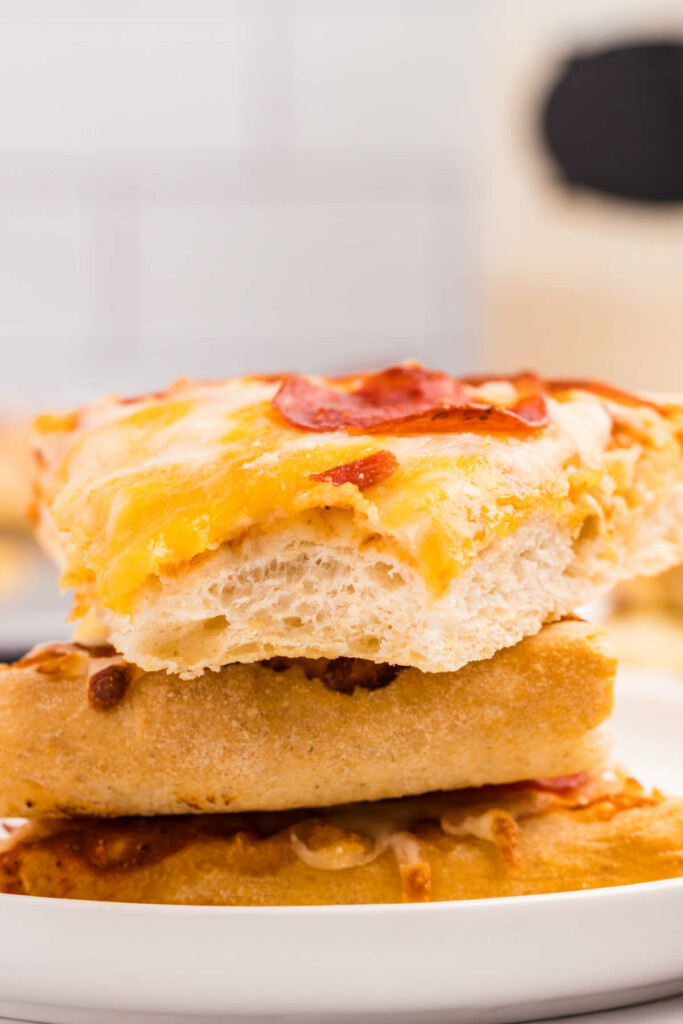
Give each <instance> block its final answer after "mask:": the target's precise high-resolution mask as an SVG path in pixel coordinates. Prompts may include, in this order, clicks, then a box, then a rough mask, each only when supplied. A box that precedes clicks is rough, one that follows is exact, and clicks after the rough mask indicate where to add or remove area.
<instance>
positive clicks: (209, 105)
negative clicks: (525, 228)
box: [0, 0, 488, 401]
mask: <svg viewBox="0 0 683 1024" xmlns="http://www.w3.org/2000/svg"><path fill="white" fill-rule="evenodd" d="M487 6H488V4H487V3H486V2H478V3H474V2H472V0H137V2H132V0H131V2H124V0H118V2H117V3H115V4H108V3H104V2H102V3H93V2H92V0H59V2H54V0H22V2H17V0H14V2H13V0H0V346H2V350H3V353H4V354H5V358H4V359H3V366H4V367H5V369H6V372H4V373H3V374H2V375H0V400H2V401H7V400H9V399H12V398H18V397H20V396H21V395H22V394H26V395H27V396H29V397H30V398H31V399H33V400H34V401H45V400H48V401H71V400H74V399H79V398H81V397H82V396H84V395H87V394H88V393H90V392H92V391H93V390H99V389H102V388H119V389H123V390H137V389H140V388H146V387H147V386H149V385H154V384H156V385H159V384H162V383H164V382H165V381H166V380H168V379H169V378H170V377H173V376H175V375H177V374H180V373H184V374H196V375H210V374H224V373H228V372H232V371H240V370H246V369H249V368H254V369H261V368H264V367H268V368H272V367H299V368H304V367H311V368H314V369H325V368H330V369H341V368H344V367H348V366H350V365H352V364H354V363H356V364H357V363H363V364H368V363H372V362H381V361H383V360H385V359H393V358H400V357H404V356H406V355H409V354H416V355H418V356H420V357H421V358H423V359H425V360H431V361H433V362H439V363H441V364H443V365H445V366H447V367H449V368H453V369H457V368H458V367H464V366H465V365H470V366H471V365H473V364H475V363H476V361H477V353H476V350H475V349H476V334H477V331H476V316H475V310H476V302H475V294H474V292H475V287H476V282H475V280H474V275H473V273H472V269H471V267H472V251H473V244H474V243H473V224H474V220H475V216H474V213H475V210H476V204H477V188H476V185H477V175H476V171H475V168H474V164H473V151H474V149H475V147H476V133H477V122H478V117H477V75H478V73H479V63H480V61H479V57H480V47H481V27H482V21H483V18H484V11H485V9H486V8H487Z"/></svg>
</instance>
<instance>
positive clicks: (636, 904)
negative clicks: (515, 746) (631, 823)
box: [0, 675, 683, 1024]
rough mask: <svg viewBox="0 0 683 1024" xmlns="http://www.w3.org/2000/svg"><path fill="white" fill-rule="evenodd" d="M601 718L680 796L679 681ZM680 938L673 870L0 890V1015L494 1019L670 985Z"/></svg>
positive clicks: (652, 776)
mask: <svg viewBox="0 0 683 1024" xmlns="http://www.w3.org/2000/svg"><path fill="white" fill-rule="evenodd" d="M615 726H616V730H617V734H618V739H619V743H618V753H619V755H620V756H622V757H623V758H624V760H626V761H627V762H628V763H629V765H630V766H631V768H632V770H633V771H634V773H636V774H638V775H639V776H640V777H641V778H643V780H644V781H647V782H651V781H654V780H657V781H658V782H660V783H661V784H663V785H664V786H665V787H667V788H669V789H671V790H676V789H677V788H678V789H679V790H680V791H681V792H683V757H682V756H681V752H680V742H681V740H680V737H681V735H683V686H680V685H679V686H678V687H676V686H675V685H673V684H672V683H671V682H667V681H666V680H665V679H662V678H659V679H654V678H653V679H652V680H651V681H650V682H649V683H648V684H646V683H645V681H644V680H643V677H642V675H640V676H639V677H638V678H637V681H636V680H634V679H629V678H628V677H626V678H624V679H623V680H622V682H621V685H620V694H619V706H618V710H617V714H616V721H615ZM682 938H683V880H673V881H666V882H654V883H649V884H646V885H639V886H625V887H622V888H614V889H602V890H596V891H590V892H579V893H563V894H558V895H552V896H528V897H517V898H512V899H500V900H478V901H473V902H463V903H441V904H433V905H428V906H389V907H330V908H325V907H320V908H317V907H312V908H286V907H282V908H244V909H242V908H214V907H206V908H203V907H156V906H154V907H149V906H134V905H129V904H97V903H85V902H75V901H66V900H43V899H32V898H25V897H21V896H0V1014H4V1015H6V1016H8V1017H14V1018H18V1019H22V1020H39V1021H46V1022H50V1024H53V1022H54V1024H76V1022H78V1024H100V1022H113V1021H116V1022H123V1021H127V1022H148V1021H152V1020H162V1019H163V1020H168V1019H170V1020H171V1021H175V1022H176V1024H179V1022H180V1021H193V1022H196V1021H200V1020H202V1019H204V1018H209V1019H210V1018H213V1019H214V1020H231V1019H232V1018H239V1019H241V1020H242V1021H244V1018H245V1016H246V1017H266V1018H267V1019H268V1018H269V1019H271V1020H279V1021H284V1020H285V1019H286V1018H290V1019H291V1018H296V1019H297V1020H301V1019H302V1018H303V1019H304V1020H306V1019H308V1020H309V1021H313V1020H315V1021H317V1022H320V1021H323V1020H324V1021H328V1020H334V1021H336V1022H339V1020H340V1018H342V1017H346V1016H352V1015H355V1016H357V1017H358V1018H359V1019H360V1018H362V1019H363V1020H367V1019H368V1017H370V1016H371V1015H375V1014H378V1015H382V1014H392V1015H399V1016H398V1020H399V1021H406V1022H407V1021H409V1020H410V1021H417V1020H419V1021H420V1022H421V1024H422V1022H428V1021H435V1022H443V1024H445V1022H449V1024H484V1022H487V1024H488V1022H498V1024H502V1022H507V1021H519V1020H530V1019H539V1018H544V1017H545V1018H547V1017H550V1016H553V1015H556V1014H566V1013H576V1012H579V1011H585V1010H595V1009H600V1008H604V1007H608V1006H617V1005H623V1004H626V1003H629V1002H637V1001H639V1000H644V999H648V998H655V997H659V996H665V995H671V994H673V993H675V992H680V991H683V942H682V941H681V940H682ZM167 1015H173V1016H171V1017H170V1018H169V1017H168V1016H167ZM380 1019H381V1018H380Z"/></svg>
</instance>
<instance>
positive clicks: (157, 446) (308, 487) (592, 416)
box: [37, 378, 675, 613]
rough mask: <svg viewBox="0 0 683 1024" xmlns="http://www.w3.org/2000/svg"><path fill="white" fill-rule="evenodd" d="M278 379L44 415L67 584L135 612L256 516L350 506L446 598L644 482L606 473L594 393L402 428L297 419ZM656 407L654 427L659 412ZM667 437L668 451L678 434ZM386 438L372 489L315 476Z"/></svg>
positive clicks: (608, 425)
mask: <svg viewBox="0 0 683 1024" xmlns="http://www.w3.org/2000/svg"><path fill="white" fill-rule="evenodd" d="M278 386H279V382H278V381H269V380H259V379H254V378H244V379H242V380H233V381H227V382H223V383H215V384H211V383H208V384H192V383H189V382H180V383H179V384H177V385H175V386H174V387H173V388H171V389H170V390H169V391H168V392H166V393H164V394H162V395H157V396H149V397H143V398H140V399H136V400H134V401H132V402H124V401H121V400H118V399H115V398H111V399H105V400H102V401H100V402H99V403H95V404H93V405H92V406H90V407H87V408H86V409H84V410H81V411H80V412H78V413H77V414H70V415H68V416H66V417H43V418H42V419H41V420H39V421H38V422H37V433H38V451H39V463H40V465H41V467H42V468H41V470H40V473H39V481H38V485H39V486H38V498H39V516H40V520H41V527H42V532H43V535H44V536H45V537H47V539H48V543H49V544H50V545H51V546H52V547H53V548H54V549H55V550H56V551H57V553H58V557H59V558H60V561H61V564H62V568H63V583H64V584H65V585H67V586H75V587H76V589H77V592H78V591H79V589H80V590H83V591H86V592H87V593H88V594H90V595H94V596H95V597H96V598H97V599H98V600H99V601H101V602H102V603H103V604H104V605H105V606H106V607H108V608H110V609H112V610H114V611H116V612H121V613H126V612H128V611H130V609H131V607H132V604H133V602H134V599H135V596H136V593H137V592H138V591H139V589H140V587H141V586H142V585H143V584H144V583H145V581H146V580H148V579H149V578H150V577H153V576H154V575H158V574H162V573H173V572H174V571H175V570H176V569H177V568H178V567H180V566H181V565H183V564H184V563H187V562H188V561H189V560H190V559H192V558H195V557H196V556H199V555H201V554H202V553H204V552H208V551H211V550H214V549H216V548H218V547H219V546H220V545H222V544H225V543H231V542H234V543H238V542H239V540H240V539H241V538H242V537H244V536H245V535H246V534H247V532H248V531H250V530H253V529H254V528H258V529H261V530H264V529H265V530H268V529H270V528H277V527H278V526H281V525H282V524H283V523H284V522H286V521H287V520H289V519H292V518H294V517H296V516H298V515H301V514H302V513H306V512H308V511H310V510H321V514H322V515H323V516H324V514H325V510H328V509H346V510H349V511H350V512H351V514H352V516H353V518H354V521H355V523H356V524H357V526H358V527H359V528H360V530H361V532H362V533H363V534H364V535H365V536H368V537H369V536H372V537H373V538H375V539H378V540H379V542H381V543H385V544H387V545H388V546H390V547H391V549H392V550H393V551H395V552H398V553H399V554H400V556H401V557H402V558H403V559H404V560H405V561H406V562H407V563H410V564H411V565H413V566H414V567H416V568H417V569H418V570H419V571H420V573H421V574H422V575H423V577H424V579H425V580H426V582H427V583H428V585H429V587H430V588H431V590H432V591H433V592H434V593H436V594H438V593H443V591H444V590H445V589H446V588H447V587H448V584H449V582H450V581H451V580H452V579H453V578H454V577H455V576H456V575H457V574H458V573H460V572H462V570H463V569H464V568H465V567H467V566H468V565H469V564H470V563H471V561H472V560H473V559H474V558H475V556H476V554H477V553H478V552H479V551H481V550H482V549H483V548H484V547H485V546H486V545H487V544H489V543H490V542H491V540H493V539H494V538H496V537H500V536H504V535H506V534H509V533H510V532H512V531H514V530H515V529H516V528H517V527H518V526H519V524H520V523H521V522H522V521H523V520H524V519H525V518H527V517H529V516H530V515H532V514H534V513H538V512H544V511H547V512H548V513H549V514H552V515H553V516H554V517H557V518H559V519H561V520H563V521H566V522H567V523H569V524H570V526H571V528H572V529H576V530H577V531H578V529H579V527H580V525H581V523H582V522H583V520H584V518H585V517H586V516H587V515H591V514H595V512H596V507H597V508H598V510H599V509H600V508H602V510H603V512H604V509H605V508H606V507H607V505H608V504H609V500H610V499H611V496H612V495H613V494H614V492H615V490H616V489H621V490H622V491H623V492H624V493H627V492H628V488H629V487H630V486H632V483H633V475H634V468H633V466H632V465H630V464H629V462H628V459H624V458H618V459H616V460H613V465H612V468H611V469H610V466H609V463H608V462H606V460H605V458H604V455H605V452H606V451H607V450H608V448H609V447H610V445H611V444H612V434H613V428H614V422H613V417H612V415H611V414H610V412H609V410H608V405H609V403H607V402H606V401H605V400H602V399H599V398H597V397H596V396H594V395H588V394H578V393H575V394H572V396H571V398H570V399H568V400H565V401H562V402H558V401H555V400H552V399H551V400H549V407H550V424H549V425H548V426H547V427H546V428H544V429H543V430H540V431H538V432H535V433H533V434H529V435H524V436H515V435H505V434H494V433H491V434H487V433H483V432H482V433H473V432H472V431H470V430H467V431H462V432H456V433H440V434H416V435H408V436H392V435H390V434H360V433H353V434H352V433H347V432H346V431H343V430H336V431H331V432H327V433H315V432H311V431H307V430H301V429H297V428H296V427H294V426H291V425H290V424H289V423H288V422H287V421H286V420H285V419H284V418H283V417H282V416H281V415H280V414H279V413H278V412H277V411H276V409H275V408H274V407H273V406H272V398H273V396H274V395H275V393H276V392H277V389H278ZM339 386H340V387H342V386H347V385H346V384H344V385H342V384H340V385H339ZM494 387H496V388H500V384H499V383H498V384H496V385H495V386H494ZM630 415H631V416H633V415H635V413H633V412H631V413H630ZM644 415H646V418H648V417H649V421H651V425H652V424H654V425H655V426H657V423H656V422H655V421H659V420H660V419H661V417H659V416H658V414H657V413H655V412H653V411H652V410H644ZM653 429H654V428H653ZM664 435H666V437H665V440H663V441H662V445H664V447H666V444H668V445H669V446H671V444H675V442H674V441H673V440H672V438H671V435H670V432H668V433H667V432H666V431H664V430H662V437H664ZM381 450H388V451H390V452H391V453H392V454H393V456H395V459H396V460H397V463H398V465H397V468H396V470H395V471H394V472H392V473H391V475H390V476H388V478H387V479H384V480H382V481H381V482H379V483H377V484H375V485H374V486H371V487H368V488H367V489H365V490H360V489H359V487H358V486H357V485H356V484H354V483H351V482H347V483H343V484H341V485H340V486H334V485H333V484H331V483H329V482H325V481H315V480H312V479H311V475H312V474H319V473H322V472H324V471H326V470H329V469H331V468H333V467H336V466H340V465H344V464H346V463H348V462H351V461H353V460H357V459H360V458H364V457H366V456H368V455H372V454H374V453H376V452H379V451H381ZM632 461H633V460H632ZM620 476H621V479H619V477H620Z"/></svg>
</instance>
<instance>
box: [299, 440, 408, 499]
mask: <svg viewBox="0 0 683 1024" xmlns="http://www.w3.org/2000/svg"><path fill="white" fill-rule="evenodd" d="M397 466H398V462H397V460H396V456H395V455H394V454H393V452H389V451H387V450H386V448H381V449H380V450H379V451H378V452H373V453H372V455H366V456H365V458H363V459H355V460H354V461H353V462H345V463H344V464H343V465H341V466H333V467H332V468H331V469H326V470H324V471H323V472H322V473H311V474H310V476H309V478H308V479H309V480H315V481H317V482H318V483H323V484H333V486H334V487H341V485H342V484H355V485H356V487H357V488H358V489H359V490H360V491H364V490H365V488H366V487H372V485H373V484H379V483H381V482H382V480H386V479H387V477H389V476H391V474H392V473H393V472H394V470H395V469H396V467H397Z"/></svg>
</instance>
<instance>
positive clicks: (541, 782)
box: [531, 772, 590, 793]
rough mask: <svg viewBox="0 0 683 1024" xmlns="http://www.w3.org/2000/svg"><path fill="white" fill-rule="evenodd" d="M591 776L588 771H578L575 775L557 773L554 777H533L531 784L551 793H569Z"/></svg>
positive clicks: (535, 787)
mask: <svg viewBox="0 0 683 1024" xmlns="http://www.w3.org/2000/svg"><path fill="white" fill-rule="evenodd" d="M589 778H590V776H589V774H588V772H577V773H576V774H575V775H556V776H555V778H553V779H532V781H531V786H532V787H533V788H534V789H542V790H546V791H550V792H551V793H569V792H571V791H572V790H574V789H578V788H579V786H583V785H584V784H585V783H586V782H588V779H589Z"/></svg>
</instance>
